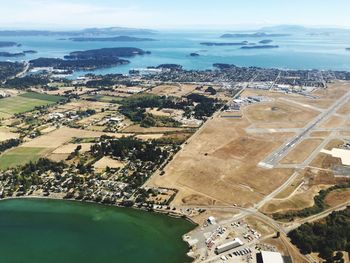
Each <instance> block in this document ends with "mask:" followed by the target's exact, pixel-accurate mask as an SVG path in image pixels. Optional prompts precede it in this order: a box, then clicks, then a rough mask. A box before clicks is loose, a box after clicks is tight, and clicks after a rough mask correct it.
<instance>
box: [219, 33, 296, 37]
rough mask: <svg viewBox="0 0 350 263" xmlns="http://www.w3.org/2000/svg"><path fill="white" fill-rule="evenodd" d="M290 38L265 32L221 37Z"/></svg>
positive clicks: (285, 35)
mask: <svg viewBox="0 0 350 263" xmlns="http://www.w3.org/2000/svg"><path fill="white" fill-rule="evenodd" d="M287 36H290V34H269V33H264V32H257V33H238V34H224V35H222V36H221V38H236V37H254V38H258V37H287Z"/></svg>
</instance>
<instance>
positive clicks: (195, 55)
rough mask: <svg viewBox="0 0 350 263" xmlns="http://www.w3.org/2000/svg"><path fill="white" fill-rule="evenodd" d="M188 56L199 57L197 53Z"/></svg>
mask: <svg viewBox="0 0 350 263" xmlns="http://www.w3.org/2000/svg"><path fill="white" fill-rule="evenodd" d="M190 56H191V57H199V56H200V55H199V54H198V53H191V54H190Z"/></svg>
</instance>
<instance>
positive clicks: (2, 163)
mask: <svg viewBox="0 0 350 263" xmlns="http://www.w3.org/2000/svg"><path fill="white" fill-rule="evenodd" d="M49 150H51V149H47V148H30V147H17V148H15V149H12V150H10V151H8V152H6V153H4V154H2V155H0V169H2V170H6V169H8V168H10V167H16V166H19V165H23V164H26V163H28V162H30V161H33V162H34V161H37V160H38V159H39V158H40V157H42V156H43V155H44V154H46V153H47V152H48V151H49Z"/></svg>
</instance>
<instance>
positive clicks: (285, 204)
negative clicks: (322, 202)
mask: <svg viewBox="0 0 350 263" xmlns="http://www.w3.org/2000/svg"><path fill="white" fill-rule="evenodd" d="M327 187H328V186H321V185H319V186H312V187H310V189H308V190H307V191H304V192H301V193H296V194H295V195H293V196H291V197H290V198H288V199H283V200H278V199H273V200H271V201H270V202H268V203H266V204H265V205H264V206H263V207H262V208H261V209H260V211H261V212H263V213H266V214H273V213H281V212H288V211H297V210H301V209H304V208H307V207H311V206H313V205H314V197H315V196H316V195H317V194H318V192H319V191H320V190H322V189H325V188H327Z"/></svg>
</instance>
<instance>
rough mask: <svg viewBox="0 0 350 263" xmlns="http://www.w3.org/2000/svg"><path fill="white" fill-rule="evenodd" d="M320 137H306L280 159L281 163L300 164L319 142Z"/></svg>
mask: <svg viewBox="0 0 350 263" xmlns="http://www.w3.org/2000/svg"><path fill="white" fill-rule="evenodd" d="M321 142H322V140H320V139H308V140H304V141H302V142H301V143H300V144H298V145H297V146H296V147H295V148H294V149H293V150H292V151H291V152H289V154H288V155H287V156H286V157H284V158H283V159H282V161H281V163H283V164H301V163H303V162H304V161H305V160H306V159H307V158H308V157H309V155H310V154H311V153H312V152H313V151H314V150H315V149H316V148H317V146H319V145H320V144H321Z"/></svg>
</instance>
